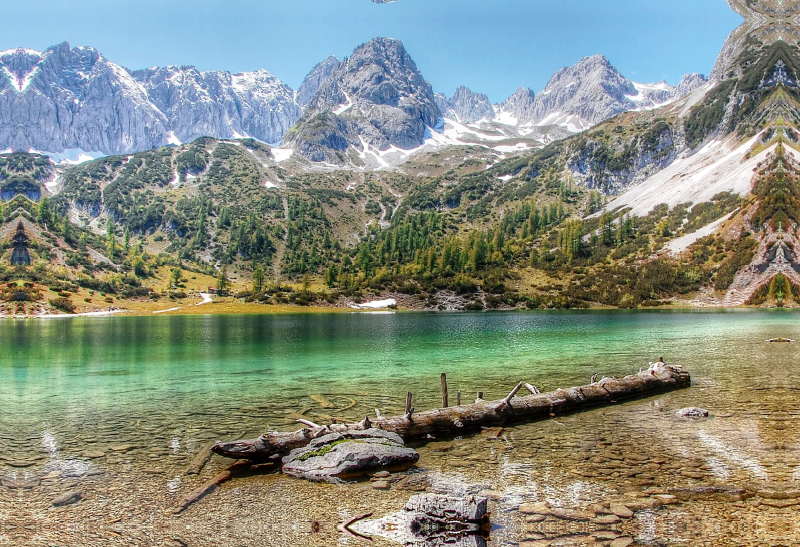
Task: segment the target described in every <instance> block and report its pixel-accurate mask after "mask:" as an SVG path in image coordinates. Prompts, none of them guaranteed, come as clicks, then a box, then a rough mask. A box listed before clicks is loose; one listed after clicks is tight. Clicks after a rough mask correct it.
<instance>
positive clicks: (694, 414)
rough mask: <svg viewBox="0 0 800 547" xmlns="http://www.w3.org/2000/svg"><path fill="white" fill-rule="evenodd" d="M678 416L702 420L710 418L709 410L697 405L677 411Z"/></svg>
mask: <svg viewBox="0 0 800 547" xmlns="http://www.w3.org/2000/svg"><path fill="white" fill-rule="evenodd" d="M675 415H676V416H677V417H678V418H685V419H687V420H701V419H703V418H708V410H705V409H703V408H697V407H689V408H682V409H680V410H679V411H678V412H676V413H675Z"/></svg>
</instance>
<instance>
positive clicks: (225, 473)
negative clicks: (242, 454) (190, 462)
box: [172, 460, 253, 515]
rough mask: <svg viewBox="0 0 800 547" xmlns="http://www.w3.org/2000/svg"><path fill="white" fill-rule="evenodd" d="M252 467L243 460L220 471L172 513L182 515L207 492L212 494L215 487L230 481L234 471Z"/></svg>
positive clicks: (187, 497)
mask: <svg viewBox="0 0 800 547" xmlns="http://www.w3.org/2000/svg"><path fill="white" fill-rule="evenodd" d="M252 465H253V463H252V462H250V461H246V460H245V461H238V462H236V463H234V464H233V465H230V466H228V467H227V468H226V469H224V470H222V471H220V472H219V473H218V474H217V475H215V476H214V478H212V479H211V480H209V481H208V482H206V483H205V484H203V486H201V487H200V488H198V489H196V490H194V491H193V492H192V493H191V494H189V495H188V496H186V497H185V498H183V501H182V502H181V504H180V505H179V506H178V507H177V508H176V509H175V510H174V511H173V512H172V513H173V514H175V515H178V514H180V513H182V512H183V511H185V510H186V508H188V507H189V506H190V505H192V504H193V503H194V502H196V501H198V500H200V499H201V498H203V496H205V495H206V494H208V493H209V492H212V491H213V490H214V489H215V488H216V487H217V486H219V485H220V484H222V483H223V482H225V481H227V480H230V479H231V478H232V477H233V474H234V473H235V472H236V471H239V470H242V469H248V468H250V466H252Z"/></svg>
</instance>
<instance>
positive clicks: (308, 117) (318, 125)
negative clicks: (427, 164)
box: [286, 38, 441, 163]
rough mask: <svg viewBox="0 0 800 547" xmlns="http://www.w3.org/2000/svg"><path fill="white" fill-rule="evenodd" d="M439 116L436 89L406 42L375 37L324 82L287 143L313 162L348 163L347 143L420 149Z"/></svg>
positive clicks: (361, 145)
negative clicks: (423, 74) (433, 88)
mask: <svg viewBox="0 0 800 547" xmlns="http://www.w3.org/2000/svg"><path fill="white" fill-rule="evenodd" d="M440 116H441V112H440V111H439V107H438V106H437V105H436V99H435V97H434V94H433V90H432V89H431V85H430V84H429V83H428V82H427V81H425V79H424V78H423V77H422V74H421V73H420V71H419V69H418V68H417V65H416V64H415V63H414V61H413V60H412V59H411V57H410V56H409V55H408V53H407V52H406V50H405V48H404V47H403V44H402V43H401V42H400V41H398V40H392V39H386V38H376V39H374V40H371V41H370V42H368V43H366V44H364V45H362V46H360V47H358V48H357V49H356V50H355V51H354V52H353V55H352V56H351V57H349V58H347V59H345V60H344V61H342V63H341V64H340V65H339V66H338V68H336V70H334V71H333V73H332V74H331V75H330V77H328V78H327V80H325V82H324V83H323V84H322V85H321V87H320V88H319V90H318V91H317V93H316V94H315V95H314V97H313V98H312V99H311V101H310V103H309V104H308V107H307V109H306V111H305V112H304V114H303V117H302V119H301V120H300V122H299V123H298V124H297V126H296V127H295V128H293V129H292V131H290V133H289V134H288V135H287V137H286V143H287V144H290V145H292V146H294V147H295V148H296V149H298V150H299V151H300V152H301V153H302V154H303V155H304V156H306V157H307V158H309V159H311V160H313V161H327V162H331V163H343V162H344V161H345V157H344V153H345V152H346V151H347V148H348V145H351V146H353V147H356V148H358V149H363V147H364V146H365V143H366V145H369V146H372V147H374V148H376V149H378V150H387V149H388V148H390V147H391V146H396V147H398V148H401V149H406V150H408V149H412V148H416V147H418V146H420V145H421V144H422V142H423V140H424V137H425V131H426V129H427V128H428V127H432V126H434V125H436V122H437V120H438V119H439V117H440Z"/></svg>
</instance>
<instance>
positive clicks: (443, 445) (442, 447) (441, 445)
mask: <svg viewBox="0 0 800 547" xmlns="http://www.w3.org/2000/svg"><path fill="white" fill-rule="evenodd" d="M455 447H456V443H454V442H452V441H450V442H448V441H440V442H435V443H430V444H428V448H430V449H431V450H433V451H434V452H449V451H450V450H453V448H455Z"/></svg>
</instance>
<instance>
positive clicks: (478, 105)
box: [437, 85, 497, 123]
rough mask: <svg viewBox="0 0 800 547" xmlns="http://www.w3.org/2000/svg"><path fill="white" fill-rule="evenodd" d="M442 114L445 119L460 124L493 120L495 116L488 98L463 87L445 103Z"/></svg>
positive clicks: (439, 103) (439, 104)
mask: <svg viewBox="0 0 800 547" xmlns="http://www.w3.org/2000/svg"><path fill="white" fill-rule="evenodd" d="M437 104H438V106H439V109H440V110H442V106H443V105H442V104H441V102H439V101H437ZM442 112H443V113H444V115H445V116H446V117H452V118H453V119H455V120H456V121H458V122H460V123H475V122H478V121H480V120H493V119H494V118H495V117H496V116H497V114H496V113H495V111H494V108H493V107H492V103H491V101H489V97H487V96H486V95H484V94H483V93H476V92H474V91H472V90H471V89H469V88H468V87H465V86H463V85H462V86H461V87H459V88H458V89H456V92H455V94H453V97H452V98H451V99H450V100H449V101H447V103H446V109H445V110H442Z"/></svg>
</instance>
